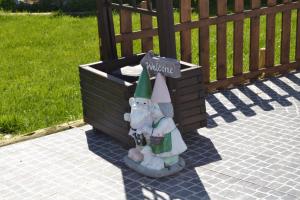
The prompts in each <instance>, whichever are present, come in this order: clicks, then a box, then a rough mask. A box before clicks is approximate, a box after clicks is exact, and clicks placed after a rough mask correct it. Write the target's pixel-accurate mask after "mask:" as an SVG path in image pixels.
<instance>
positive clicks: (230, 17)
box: [116, 0, 300, 43]
mask: <svg viewBox="0 0 300 200" xmlns="http://www.w3.org/2000/svg"><path fill="white" fill-rule="evenodd" d="M200 1H207V0H200ZM299 8H300V2H292V3H289V4H279V5H276V6H273V7H263V8H260V9H255V10H247V11H244V12H243V13H234V14H227V15H224V16H214V17H209V18H208V17H207V18H203V19H202V20H198V21H192V22H186V23H184V24H176V25H174V29H175V31H177V32H178V31H184V30H187V29H199V28H200V29H201V28H202V31H203V27H207V26H209V25H216V24H219V23H224V22H229V21H239V20H242V19H246V18H250V17H255V16H260V15H267V14H270V13H278V12H283V11H286V10H292V9H299ZM205 12H207V11H205ZM205 12H204V13H205ZM200 14H201V13H200ZM202 14H203V13H202ZM155 35H158V29H157V28H153V29H152V30H145V31H135V32H133V33H131V34H123V35H116V41H117V42H118V43H120V42H122V41H124V40H136V39H140V38H145V37H150V36H155Z"/></svg>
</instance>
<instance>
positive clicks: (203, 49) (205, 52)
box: [198, 0, 210, 83]
mask: <svg viewBox="0 0 300 200" xmlns="http://www.w3.org/2000/svg"><path fill="white" fill-rule="evenodd" d="M198 9H199V12H200V13H199V20H200V21H202V22H203V23H205V21H206V20H208V18H209V0H199V1H198ZM199 65H200V66H202V67H203V78H204V80H203V81H204V83H209V82H210V64H209V25H208V24H206V25H203V26H201V28H199Z"/></svg>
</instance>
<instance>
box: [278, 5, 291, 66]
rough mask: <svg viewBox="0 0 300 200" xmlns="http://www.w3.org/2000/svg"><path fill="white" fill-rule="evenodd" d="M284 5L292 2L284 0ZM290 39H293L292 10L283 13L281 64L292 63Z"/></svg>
mask: <svg viewBox="0 0 300 200" xmlns="http://www.w3.org/2000/svg"><path fill="white" fill-rule="evenodd" d="M282 2H283V3H284V4H287V3H289V2H290V0H283V1H282ZM290 38H291V10H287V11H284V12H282V29H281V52H280V63H281V64H287V63H289V62H290Z"/></svg>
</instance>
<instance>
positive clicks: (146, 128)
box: [140, 126, 153, 135]
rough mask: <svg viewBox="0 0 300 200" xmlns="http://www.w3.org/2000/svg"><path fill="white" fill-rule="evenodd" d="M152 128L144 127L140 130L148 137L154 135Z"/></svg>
mask: <svg viewBox="0 0 300 200" xmlns="http://www.w3.org/2000/svg"><path fill="white" fill-rule="evenodd" d="M152 130H153V129H152V127H149V126H144V127H143V128H141V129H140V131H141V132H143V133H145V134H147V135H151V133H152Z"/></svg>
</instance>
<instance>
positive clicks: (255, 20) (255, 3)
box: [249, 0, 260, 78]
mask: <svg viewBox="0 0 300 200" xmlns="http://www.w3.org/2000/svg"><path fill="white" fill-rule="evenodd" d="M259 7H260V0H251V9H258V8H259ZM259 33H260V17H259V16H255V17H251V18H250V59H249V62H250V63H249V65H250V66H249V70H250V71H256V70H257V69H258V67H259ZM254 78H255V77H254Z"/></svg>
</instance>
